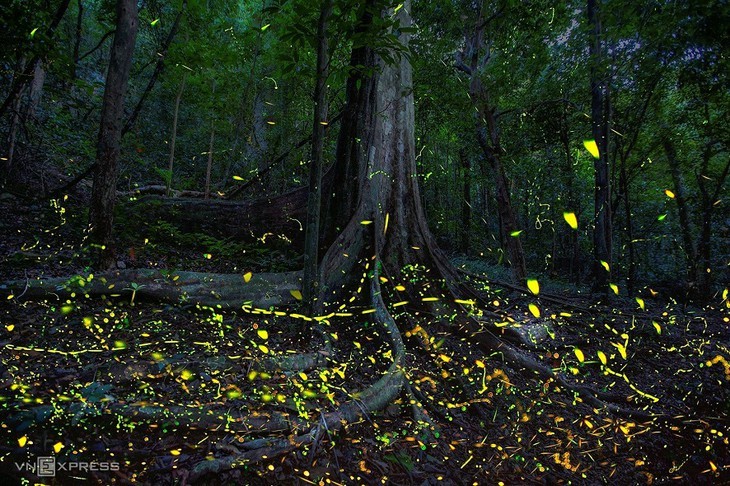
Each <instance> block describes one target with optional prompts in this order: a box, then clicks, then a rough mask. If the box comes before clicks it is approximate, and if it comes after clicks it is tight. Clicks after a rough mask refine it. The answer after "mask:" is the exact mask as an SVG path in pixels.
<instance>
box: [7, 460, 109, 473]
mask: <svg viewBox="0 0 730 486" xmlns="http://www.w3.org/2000/svg"><path fill="white" fill-rule="evenodd" d="M15 467H16V468H17V469H18V471H27V472H30V473H32V474H35V475H36V476H38V477H41V478H52V477H55V476H56V472H57V471H66V472H75V473H79V472H80V473H88V472H108V471H119V467H120V465H119V463H118V462H116V461H113V462H112V461H91V462H88V461H58V462H57V461H56V458H55V457H53V456H40V457H36V460H35V462H20V463H18V462H16V463H15Z"/></svg>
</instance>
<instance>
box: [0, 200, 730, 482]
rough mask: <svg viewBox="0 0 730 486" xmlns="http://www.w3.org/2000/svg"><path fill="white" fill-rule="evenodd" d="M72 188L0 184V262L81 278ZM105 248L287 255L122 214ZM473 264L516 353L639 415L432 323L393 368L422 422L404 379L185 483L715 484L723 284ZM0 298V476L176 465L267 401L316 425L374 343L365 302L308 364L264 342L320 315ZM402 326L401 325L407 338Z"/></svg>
mask: <svg viewBox="0 0 730 486" xmlns="http://www.w3.org/2000/svg"><path fill="white" fill-rule="evenodd" d="M78 208H79V205H75V204H74V201H72V200H67V201H63V200H59V201H57V202H55V203H39V204H37V205H36V206H31V207H28V206H26V205H24V204H20V202H19V201H18V200H17V199H14V198H5V199H2V200H0V213H2V214H3V215H4V217H3V219H2V220H1V221H0V232H1V234H2V235H3V236H2V238H1V239H0V276H2V278H0V280H2V281H8V280H13V279H26V278H27V279H32V278H36V277H49V276H69V277H71V276H74V275H83V276H85V277H87V278H88V276H89V274H90V273H91V271H90V270H89V268H88V258H89V256H88V255H87V254H85V253H84V251H83V250H82V248H83V239H84V233H83V221H84V217H85V216H84V214H83V211H81V210H79V209H78ZM121 224H122V225H123V224H124V221H121ZM165 231H168V232H169V235H168V236H165V234H164V232H165ZM188 236H189V235H188ZM231 248H234V249H236V251H238V253H237V254H231V253H230V249H231ZM244 250H245V252H244ZM226 252H228V253H226ZM119 254H120V263H121V264H122V265H124V266H128V267H135V266H138V267H144V266H149V267H160V268H167V269H169V270H171V271H172V270H196V271H210V272H239V273H243V272H246V271H252V272H256V271H262V270H265V269H268V268H271V267H275V268H276V269H286V266H287V264H290V265H296V264H298V261H297V260H296V257H295V256H292V255H287V254H286V252H284V251H282V250H267V249H265V248H264V249H262V248H257V247H256V246H247V247H240V248H239V247H236V246H235V242H219V241H218V242H217V241H212V240H206V241H204V242H203V244H202V246H201V244H200V242H198V243H196V239H195V238H194V237H189V238H185V237H181V236H180V235H179V234H175V229H174V228H170V227H160V226H149V227H146V228H143V229H139V228H122V237H121V242H120V251H119ZM474 284H475V286H476V287H477V288H478V289H479V290H480V291H481V292H483V295H484V297H485V298H486V299H487V301H488V302H492V305H493V308H494V309H499V310H500V312H502V313H503V315H505V316H507V315H508V316H510V317H511V318H512V320H514V321H515V322H510V320H509V319H505V321H504V323H503V326H504V327H505V328H507V327H514V326H517V325H519V326H521V327H522V328H523V330H526V331H529V332H536V333H537V334H540V335H539V336H536V337H535V339H534V340H532V344H531V345H529V346H527V347H526V348H525V352H526V353H531V354H532V355H534V356H535V357H537V358H538V359H539V360H542V361H543V362H545V363H547V364H549V365H550V366H551V367H552V368H554V369H560V370H561V371H562V372H563V373H565V374H566V375H567V376H568V377H570V379H571V380H572V381H573V382H574V383H579V384H585V385H586V386H589V387H590V388H591V389H594V390H596V391H597V392H598V393H599V396H600V398H601V399H603V400H604V401H605V402H606V403H612V404H617V405H619V406H620V407H621V408H622V409H624V410H626V411H634V412H637V413H642V414H644V415H640V414H635V415H631V414H616V413H610V412H608V411H606V410H605V409H604V410H596V409H593V408H592V407H590V406H588V405H587V404H586V403H585V402H584V401H583V399H582V398H581V397H580V396H577V395H575V394H574V393H572V392H569V391H567V390H565V389H562V388H561V387H560V386H558V385H557V384H556V383H555V382H554V381H551V380H547V381H546V380H544V379H541V378H537V377H535V376H534V375H532V374H530V373H528V372H526V371H524V370H518V369H512V368H510V367H508V366H505V365H504V364H503V363H502V361H501V359H500V356H499V353H494V354H493V355H491V356H487V355H483V354H481V355H480V354H479V353H476V352H470V353H468V355H469V356H472V357H473V359H469V360H468V361H464V362H456V360H454V359H452V358H451V356H452V354H453V353H452V351H453V350H454V349H456V348H459V349H462V348H464V347H468V346H469V343H468V342H466V341H463V340H461V341H460V340H456V339H452V338H451V337H450V336H449V333H448V329H447V328H446V327H443V328H439V332H438V334H439V335H438V336H433V337H434V338H435V343H436V344H438V345H434V346H433V353H432V355H430V356H429V355H427V354H424V353H416V352H413V353H409V354H408V358H407V369H406V370H404V371H405V372H406V375H407V377H408V378H409V381H410V383H411V384H412V386H413V388H414V389H415V392H416V393H415V396H417V397H419V399H420V401H421V404H420V405H421V408H420V410H424V411H425V412H426V413H427V414H428V417H429V420H428V421H427V420H424V419H423V418H422V417H419V419H417V418H416V417H417V415H416V414H414V412H413V407H412V405H413V404H412V403H409V398H408V397H407V396H406V395H403V396H402V397H401V398H400V399H399V400H397V401H395V402H393V403H392V404H390V405H389V406H388V407H386V408H385V409H384V410H383V411H381V412H377V413H372V414H368V415H366V416H365V417H364V418H363V419H362V420H361V421H360V422H358V423H354V424H348V425H347V426H345V427H344V428H343V429H341V430H340V431H338V432H335V433H331V434H330V433H328V434H323V435H322V436H321V437H319V438H318V440H317V441H315V443H314V445H312V446H309V447H306V448H300V449H296V450H294V451H293V452H290V453H288V454H285V455H278V456H276V457H272V458H267V459H264V460H262V461H259V462H256V463H251V464H240V465H239V466H238V467H236V468H234V469H233V470H231V471H228V472H224V473H220V474H218V475H216V476H213V477H211V476H208V477H204V478H203V479H202V480H201V481H199V483H200V484H280V483H281V484H418V485H427V484H436V483H440V484H508V485H509V484H602V483H608V484H661V483H667V482H679V483H680V484H687V483H692V484H729V483H730V446H729V440H730V419H729V417H730V349H729V347H730V307H729V306H728V305H727V302H728V301H727V295H725V296H723V295H722V293H719V294H718V295H716V296H714V297H713V299H712V300H711V302H710V304H708V305H707V306H706V307H703V308H700V307H697V306H693V305H684V304H681V303H676V302H674V301H672V300H669V299H668V300H660V299H651V298H646V299H643V300H637V299H635V298H633V297H629V296H621V295H619V296H613V297H612V298H607V297H602V300H604V302H603V303H601V302H598V298H597V297H596V296H590V295H588V294H585V293H584V294H576V293H569V294H566V293H562V292H561V291H560V286H559V285H557V284H556V285H551V282H549V281H544V282H542V281H541V286H542V288H543V290H542V291H541V294H539V295H538V296H527V295H525V294H522V293H517V292H514V291H511V290H509V289H508V288H504V287H501V286H500V285H498V284H494V283H492V284H486V285H485V284H484V283H478V282H475V283H474ZM0 298H1V299H2V301H0V342H1V343H2V348H0V363H1V364H0V417H1V418H2V424H1V430H0V476H1V477H0V484H14V483H18V484H21V481H24V482H25V484H33V483H41V484H83V483H81V482H80V480H81V479H83V480H85V483H87V484H129V483H139V484H156V485H160V486H161V485H168V484H169V485H172V484H187V483H188V474H189V472H190V471H191V470H192V469H193V468H194V467H195V465H196V464H198V463H200V462H201V461H205V460H207V459H211V458H215V457H222V456H226V455H237V454H240V453H241V452H242V451H246V450H248V449H249V448H250V447H252V444H254V445H255V444H258V443H257V442H253V441H255V440H260V439H261V438H262V437H265V435H264V431H263V426H264V424H266V423H268V424H271V422H272V420H275V419H276V420H280V419H282V418H283V420H284V425H282V429H288V430H287V431H286V432H282V433H281V434H280V435H282V436H286V435H287V434H296V433H297V430H298V429H297V428H298V427H301V426H302V424H306V423H316V422H317V420H318V417H319V415H320V413H321V412H325V411H329V410H333V409H334V408H335V407H336V406H337V405H338V404H340V403H342V402H344V401H346V400H349V399H352V398H353V397H356V396H357V395H356V392H357V390H361V389H363V388H365V387H367V386H368V385H369V384H370V383H372V382H373V381H374V380H376V379H377V378H378V377H379V376H381V375H382V373H383V372H384V370H385V369H386V368H387V366H388V364H389V360H390V359H391V356H390V350H389V349H388V347H387V345H385V344H384V343H383V342H382V340H381V339H379V338H378V334H377V331H376V330H375V329H374V328H373V326H371V325H370V324H369V323H368V322H367V321H366V320H363V319H362V318H361V319H355V318H352V317H342V318H339V319H338V318H334V319H331V320H330V321H329V322H328V323H325V324H324V325H323V328H324V330H325V332H326V334H327V335H328V338H329V339H330V341H331V343H332V346H333V352H332V354H331V355H328V356H327V367H326V368H321V369H320V368H314V369H307V370H304V371H286V372H284V371H274V372H267V371H263V367H262V363H263V362H264V361H265V360H266V359H267V358H268V357H270V356H281V355H295V354H298V353H304V352H307V351H312V350H313V349H318V348H320V347H321V346H322V340H321V337H319V336H317V335H316V334H312V335H310V336H308V337H307V339H304V340H303V339H301V337H299V335H298V334H297V332H298V331H299V330H300V329H301V325H300V324H301V319H300V318H299V317H298V314H297V312H296V311H297V309H274V310H276V311H279V315H276V314H275V313H272V310H267V309H264V310H263V311H257V310H255V309H241V310H237V311H226V312H223V311H221V310H219V309H216V308H214V307H212V308H211V307H205V306H199V305H197V306H196V305H194V304H190V303H182V304H179V305H170V304H161V303H157V302H150V301H143V300H141V299H136V298H130V297H129V295H128V292H127V294H125V295H124V296H120V297H114V296H110V297H108V298H105V299H100V298H89V297H86V296H84V294H83V292H79V293H78V295H75V296H73V297H72V298H69V299H68V300H65V299H60V300H58V299H50V300H24V299H23V298H22V296H21V295H13V296H12V297H9V292H8V291H6V290H2V289H1V288H0ZM531 304H532V306H533V307H532V308H531V306H530V305H531ZM401 310H402V309H401ZM401 310H398V311H396V310H395V309H393V311H394V312H399V311H401ZM536 310H537V312H536ZM267 311H268V312H267ZM538 313H539V314H540V317H539V318H538V317H536V314H538ZM402 331H403V333H404V335H405V337H406V345H408V344H409V343H414V342H416V340H418V339H420V336H419V331H418V330H417V329H402ZM464 384H466V385H467V386H466V387H465V386H463V385H464ZM465 390H466V391H465ZM646 415H650V417H648V418H647V417H646ZM38 457H54V458H55V460H56V465H57V466H56V467H57V469H56V475H55V477H53V478H51V477H39V476H38V475H37V474H35V472H38V471H35V472H33V471H31V470H29V469H28V468H27V467H26V465H27V464H32V465H34V466H35V465H36V464H37V462H36V461H37V458H38ZM60 463H63V464H64V466H63V468H59V464H60ZM19 469H22V470H19ZM90 469H96V470H90ZM109 469H113V470H109Z"/></svg>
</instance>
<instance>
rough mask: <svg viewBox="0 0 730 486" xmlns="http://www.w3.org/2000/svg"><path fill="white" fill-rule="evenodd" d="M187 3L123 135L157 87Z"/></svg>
mask: <svg viewBox="0 0 730 486" xmlns="http://www.w3.org/2000/svg"><path fill="white" fill-rule="evenodd" d="M187 4H188V2H187V0H183V3H182V6H181V7H180V11H179V12H178V13H177V16H176V17H175V21H174V22H173V24H172V27H170V32H169V33H168V34H167V37H166V38H165V42H164V43H163V44H162V46H160V50H159V52H158V53H157V64H156V65H155V70H154V71H153V72H152V76H150V80H149V81H148V82H147V86H146V87H145V89H144V91H143V92H142V96H140V98H139V101H137V104H136V105H135V106H134V110H132V114H131V115H130V116H129V119H127V121H126V123H125V124H124V128H122V136H124V135H125V134H126V133H127V132H128V131H129V130H131V129H132V126H134V123H135V122H136V121H137V118H138V117H139V114H140V113H141V112H142V107H143V106H144V102H145V100H146V99H147V96H149V94H150V92H152V88H154V87H155V84H156V83H157V79H158V78H159V77H160V74H162V70H163V69H164V68H165V57H166V56H167V51H168V50H169V49H170V44H172V40H173V39H174V38H175V34H177V31H178V29H179V27H180V19H181V18H182V16H183V13H184V12H185V7H186V6H187Z"/></svg>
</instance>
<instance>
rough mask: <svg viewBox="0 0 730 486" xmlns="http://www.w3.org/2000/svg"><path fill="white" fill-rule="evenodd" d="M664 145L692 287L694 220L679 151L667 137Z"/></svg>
mask: <svg viewBox="0 0 730 486" xmlns="http://www.w3.org/2000/svg"><path fill="white" fill-rule="evenodd" d="M662 144H663V145H664V153H665V154H666V157H667V165H668V166H669V173H670V174H671V175H672V182H673V184H674V200H675V201H676V202H677V210H678V212H679V226H680V231H681V234H682V243H683V246H684V254H685V257H686V258H687V275H686V278H687V284H688V286H692V285H695V284H696V283H697V251H696V250H695V245H694V240H693V236H692V233H693V232H694V230H693V228H692V218H691V217H690V214H689V208H688V207H687V196H686V190H685V183H684V179H683V177H682V172H681V170H680V168H679V160H678V159H677V150H676V149H675V147H674V143H673V142H672V141H671V140H670V139H669V138H668V137H666V136H665V137H664V140H663V141H662Z"/></svg>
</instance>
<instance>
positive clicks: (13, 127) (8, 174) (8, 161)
mask: <svg viewBox="0 0 730 486" xmlns="http://www.w3.org/2000/svg"><path fill="white" fill-rule="evenodd" d="M25 63H26V57H25V56H23V57H22V58H21V60H20V63H19V66H18V72H23V71H25ZM18 75H19V74H16V76H18ZM23 87H24V86H23ZM23 87H21V89H20V90H19V91H18V92H17V95H16V97H15V99H14V100H13V107H12V113H11V117H10V131H9V133H8V152H7V155H6V157H5V164H4V165H5V167H4V172H3V175H4V180H5V181H11V180H12V178H13V174H12V172H13V170H14V167H13V165H14V164H13V163H14V161H15V142H16V140H17V138H18V126H19V125H20V105H21V103H22V101H23Z"/></svg>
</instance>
